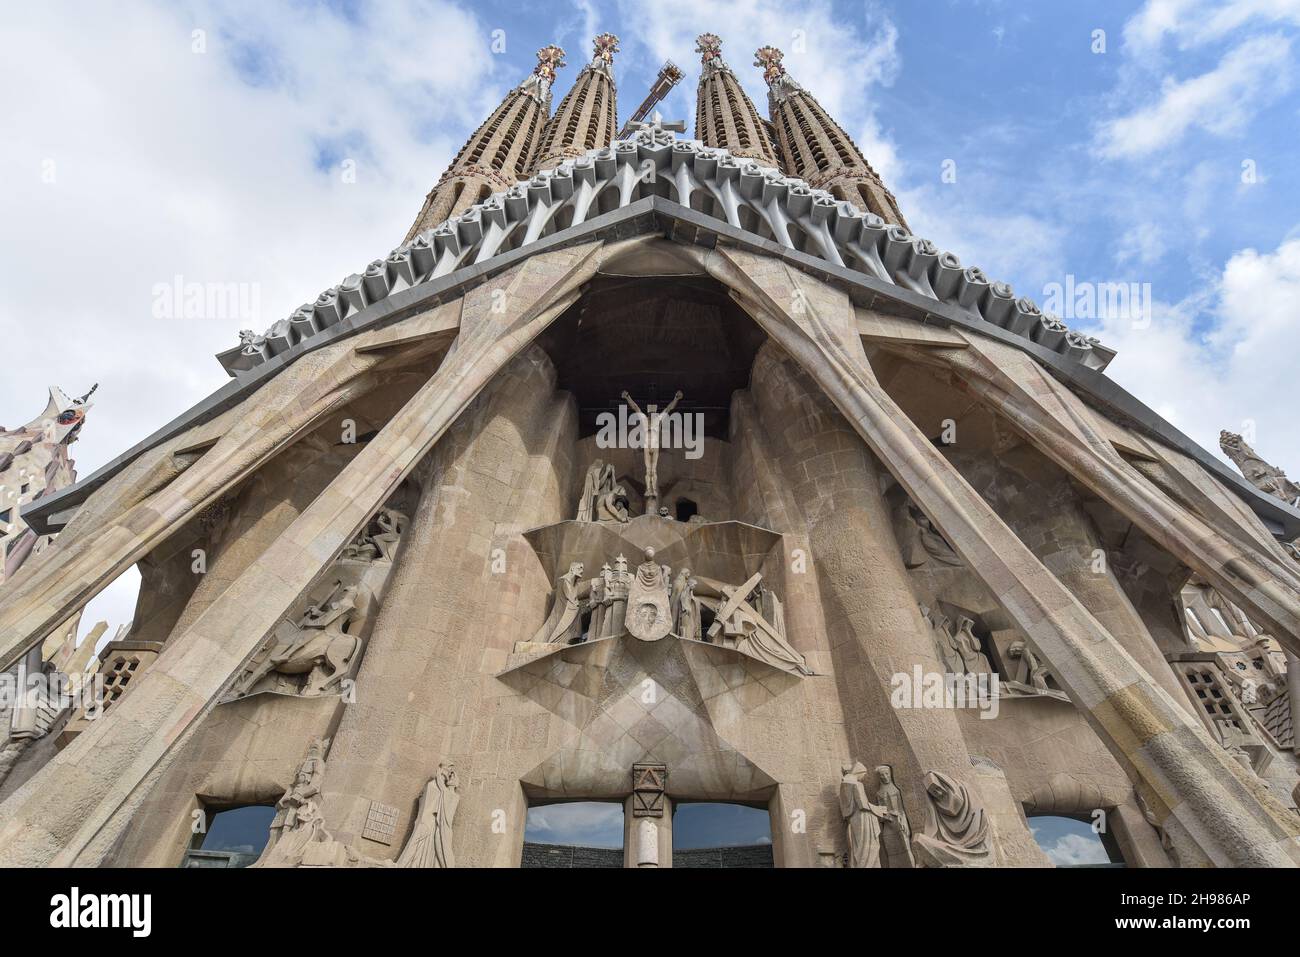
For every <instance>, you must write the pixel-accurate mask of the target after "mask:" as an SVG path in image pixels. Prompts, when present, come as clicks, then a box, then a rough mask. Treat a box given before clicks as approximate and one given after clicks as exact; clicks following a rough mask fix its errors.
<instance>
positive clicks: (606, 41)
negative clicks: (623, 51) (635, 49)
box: [591, 33, 618, 72]
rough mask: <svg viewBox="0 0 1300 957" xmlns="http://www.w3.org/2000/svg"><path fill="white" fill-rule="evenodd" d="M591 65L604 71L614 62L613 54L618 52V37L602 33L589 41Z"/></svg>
mask: <svg viewBox="0 0 1300 957" xmlns="http://www.w3.org/2000/svg"><path fill="white" fill-rule="evenodd" d="M591 45H592V58H591V65H592V66H593V67H596V68H597V69H603V70H605V71H606V72H608V71H609V69H610V67H611V66H612V65H613V63H614V54H615V53H617V52H618V37H616V36H614V34H612V33H602V34H601V35H600V36H598V37H596V38H595V39H594V40H592V41H591Z"/></svg>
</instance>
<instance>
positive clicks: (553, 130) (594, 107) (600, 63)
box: [532, 33, 618, 171]
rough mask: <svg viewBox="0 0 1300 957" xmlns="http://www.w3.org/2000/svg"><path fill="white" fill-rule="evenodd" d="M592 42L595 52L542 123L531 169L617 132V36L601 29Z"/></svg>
mask: <svg viewBox="0 0 1300 957" xmlns="http://www.w3.org/2000/svg"><path fill="white" fill-rule="evenodd" d="M592 42H593V45H594V46H595V55H594V56H593V57H592V60H591V62H590V63H589V64H587V65H586V66H585V67H583V68H582V72H581V73H579V74H578V78H577V79H576V80H574V82H573V87H572V88H571V89H570V90H569V92H568V93H566V94H565V95H564V99H563V100H561V101H560V106H559V108H558V109H557V110H556V111H555V115H554V116H553V117H551V120H550V122H549V123H547V124H546V130H545V132H544V133H543V134H542V144H541V147H540V148H539V150H538V152H537V155H536V156H535V157H534V159H533V162H532V169H533V170H534V171H536V170H542V169H550V168H552V167H554V166H556V165H558V164H559V163H561V162H563V161H564V160H566V159H568V158H570V157H574V156H581V155H582V154H583V153H586V152H587V151H588V150H593V149H596V148H597V147H600V146H608V145H609V144H610V143H612V142H613V141H614V134H615V133H617V132H618V119H617V114H618V110H617V90H616V89H615V87H614V71H613V67H612V64H613V62H614V54H615V53H617V52H618V37H616V36H614V34H612V33H602V34H601V35H600V36H598V37H596V39H595V40H594V41H592Z"/></svg>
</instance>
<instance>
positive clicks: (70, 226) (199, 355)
mask: <svg viewBox="0 0 1300 957" xmlns="http://www.w3.org/2000/svg"><path fill="white" fill-rule="evenodd" d="M606 30H608V31H611V32H613V33H616V34H618V35H619V36H620V37H621V39H622V49H621V51H620V53H619V54H618V55H617V57H616V59H615V64H614V69H615V77H616V79H617V82H618V87H619V92H620V96H621V102H620V107H621V115H622V116H626V115H627V113H628V112H630V110H631V109H633V108H635V106H636V105H637V104H638V103H639V102H640V100H641V99H642V97H643V96H644V95H645V92H646V91H647V89H648V88H649V85H650V83H651V81H652V80H653V78H654V76H655V74H656V73H657V71H658V67H659V65H660V64H661V63H662V62H663V61H664V60H665V59H671V60H673V61H674V62H675V63H677V64H678V65H679V66H681V67H682V68H683V69H684V71H685V73H686V77H685V79H684V80H683V81H682V82H681V83H680V84H679V85H678V86H677V88H676V89H675V90H673V92H672V93H671V94H670V96H669V97H668V99H667V100H666V101H665V103H664V104H663V105H662V107H661V110H662V112H663V114H664V116H665V118H666V119H686V120H687V121H688V124H689V125H688V128H689V129H691V131H692V133H693V126H694V116H695V86H696V82H697V79H698V64H699V58H698V55H696V54H695V53H694V52H693V47H694V37H695V36H696V35H697V34H698V33H700V32H703V31H705V30H709V31H712V32H715V33H717V34H719V35H720V36H721V37H722V40H723V54H724V57H725V58H726V59H727V60H728V62H729V63H730V64H731V66H732V67H733V69H734V70H735V72H736V74H737V76H738V77H739V78H740V80H741V81H742V82H743V83H744V85H745V86H746V88H747V89H748V91H749V93H750V95H751V96H752V97H754V99H755V101H756V102H757V103H758V104H759V107H760V109H765V108H766V102H765V89H764V87H763V83H762V78H761V76H760V74H759V71H758V70H757V69H755V68H753V67H752V66H751V63H752V59H753V57H752V54H753V51H754V50H755V49H756V48H757V47H758V46H760V45H764V44H769V43H770V44H773V45H776V46H779V47H781V48H782V49H783V50H785V51H786V53H787V56H786V66H787V68H788V70H789V72H790V73H791V75H792V76H794V77H795V78H796V79H797V80H798V81H799V82H800V83H801V84H802V85H803V86H805V87H806V88H808V89H809V90H811V91H812V92H813V93H814V94H815V95H816V96H817V97H818V98H819V100H820V101H821V102H822V104H823V105H824V106H825V107H826V108H827V109H828V110H829V111H830V113H831V114H832V115H833V116H835V117H836V118H837V119H838V120H839V121H840V123H841V124H842V125H843V126H844V127H845V128H846V129H847V130H848V131H849V133H850V134H851V135H852V136H853V137H854V138H855V140H856V141H857V143H858V144H859V146H861V147H862V149H863V151H864V153H865V154H866V156H867V158H868V160H869V161H870V162H871V163H872V165H873V166H874V167H875V168H876V169H877V171H878V172H879V173H880V174H881V175H882V177H883V178H884V179H885V181H886V183H887V184H888V185H889V186H890V188H891V189H892V190H893V191H894V192H895V193H896V195H897V196H898V200H899V203H900V205H901V208H902V209H903V211H904V213H905V215H906V216H907V218H908V221H909V223H910V225H911V227H912V230H913V232H914V233H916V234H917V235H920V236H924V237H927V238H929V239H932V240H934V241H935V242H936V243H937V244H938V245H939V247H940V248H942V249H948V250H952V251H953V252H955V253H956V254H957V255H958V256H960V257H961V259H962V261H963V262H964V263H967V264H973V265H979V266H981V267H983V268H984V270H985V272H986V273H988V274H989V275H990V276H992V277H994V278H998V279H1004V280H1006V281H1008V282H1010V283H1011V284H1012V285H1013V286H1015V288H1016V290H1017V292H1018V293H1020V294H1025V295H1029V296H1031V297H1032V298H1034V299H1036V300H1038V301H1039V302H1040V303H1041V302H1044V301H1045V300H1046V299H1048V297H1049V295H1050V293H1051V291H1052V290H1053V289H1059V288H1063V287H1065V286H1066V285H1067V284H1069V283H1073V284H1074V287H1075V288H1089V284H1091V286H1092V288H1096V286H1097V284H1104V283H1123V284H1126V286H1127V285H1128V284H1135V285H1134V286H1133V288H1134V289H1135V290H1136V291H1137V294H1138V297H1139V301H1140V302H1142V303H1143V304H1144V305H1148V306H1149V308H1144V309H1140V310H1129V312H1128V313H1115V314H1110V315H1101V316H1093V315H1090V314H1088V313H1087V310H1086V309H1082V310H1081V309H1075V310H1073V313H1069V312H1067V313H1064V317H1065V318H1066V319H1067V321H1068V322H1069V323H1070V325H1072V326H1074V327H1076V328H1080V329H1084V330H1087V331H1089V332H1092V333H1093V334H1096V335H1097V336H1099V338H1101V339H1102V341H1103V342H1105V343H1106V344H1107V345H1110V346H1112V347H1114V348H1116V349H1118V350H1119V355H1118V357H1117V358H1116V359H1115V360H1114V362H1113V363H1112V365H1111V368H1110V375H1111V376H1112V377H1113V378H1114V379H1115V380H1116V381H1117V382H1119V383H1120V384H1121V385H1123V386H1124V387H1125V388H1127V389H1128V390H1129V391H1130V392H1132V393H1133V394H1134V395H1136V396H1137V397H1138V398H1139V399H1141V400H1143V401H1144V402H1146V403H1147V404H1148V405H1149V406H1151V407H1152V408H1154V409H1155V410H1156V411H1157V412H1159V413H1160V414H1161V415H1163V416H1164V417H1165V418H1167V419H1168V420H1169V421H1170V422H1172V423H1173V424H1174V425H1175V426H1177V427H1178V428H1180V429H1182V430H1183V431H1184V432H1186V433H1187V434H1189V435H1190V436H1191V437H1192V438H1193V439H1195V440H1196V441H1197V442H1199V443H1200V444H1201V445H1203V446H1204V447H1206V448H1208V449H1210V450H1212V451H1215V452H1216V453H1217V451H1218V449H1217V436H1218V432H1219V430H1220V429H1222V428H1227V429H1230V430H1232V431H1244V432H1245V433H1246V435H1247V438H1248V440H1250V441H1252V444H1254V445H1255V447H1256V449H1257V450H1258V451H1259V452H1260V453H1261V454H1262V455H1263V456H1264V457H1265V458H1266V459H1269V460H1270V461H1272V462H1274V463H1275V464H1277V465H1280V466H1282V467H1283V468H1286V469H1288V470H1289V472H1290V473H1291V475H1292V476H1300V427H1297V425H1296V422H1295V412H1294V401H1293V398H1294V395H1295V379H1296V376H1295V369H1296V365H1297V363H1296V348H1295V340H1296V338H1297V336H1296V333H1297V332H1298V331H1300V306H1298V305H1297V303H1300V184H1298V182H1297V179H1296V177H1295V175H1294V170H1295V169H1296V167H1297V146H1298V145H1300V136H1297V130H1298V129H1300V96H1298V95H1297V90H1296V82H1297V65H1296V57H1297V47H1298V45H1300V0H1146V2H1128V3H1121V2H1112V0H1097V2H1090V3H1088V4H1061V3H1052V4H1046V3H1040V2H1027V0H1026V2H1011V0H906V2H904V0H897V2H888V0H865V2H861V0H860V2H855V3H839V2H833V0H814V2H805V3H794V2H784V0H716V2H707V0H690V2H687V0H659V2H656V3H655V4H653V5H648V6H647V5H645V4H644V3H640V2H636V3H634V2H631V0H608V2H595V0H589V2H583V0H579V2H573V0H567V2H566V0H551V2H548V3H546V4H536V5H530V4H521V3H517V2H488V3H482V2H478V3H472V4H470V3H463V4H460V3H455V2H452V0H411V2H399V0H296V2H285V3H275V2H270V0H260V2H251V0H248V2H239V0H234V2H232V0H224V2H213V0H173V2H169V3H163V2H147V0H125V2H122V3H115V4H111V5H110V4H97V5H91V4H81V3H72V2H59V0H52V2H44V3H40V4H21V5H18V4H15V5H11V6H10V7H9V8H8V9H7V10H6V13H5V27H4V36H5V39H6V41H7V42H6V45H5V46H6V55H5V57H3V58H0V129H3V131H4V137H3V138H4V144H5V148H4V149H3V150H0V278H3V280H4V282H3V288H4V295H3V296H0V343H3V349H4V352H5V353H7V354H8V355H9V356H10V357H13V356H18V357H20V360H19V361H18V362H10V363H8V364H7V365H6V366H5V368H4V371H3V373H0V423H3V424H5V425H9V426H11V427H12V426H14V425H16V424H20V423H23V422H26V421H27V420H29V419H31V418H34V417H35V416H36V415H37V414H38V413H39V412H40V411H41V409H42V408H43V407H44V405H45V394H46V392H45V390H46V387H47V386H49V385H54V384H57V385H59V386H61V387H62V388H64V389H65V390H66V391H68V392H69V393H70V394H74V395H79V394H81V393H82V392H84V391H85V390H86V389H88V388H89V387H90V385H91V384H92V383H94V382H99V383H100V389H99V392H98V393H97V394H96V396H95V399H94V403H95V404H94V408H93V409H92V410H91V412H90V414H89V416H88V419H87V422H86V425H85V427H84V429H83V430H82V437H81V440H80V441H79V442H78V443H77V444H76V445H75V446H74V447H73V454H74V458H75V460H76V463H77V466H78V470H79V472H80V473H81V474H82V475H87V474H89V473H90V472H92V471H93V470H94V469H95V468H97V467H98V466H100V465H102V464H104V463H106V462H108V461H109V460H111V459H112V458H113V457H115V456H116V455H117V454H119V453H120V452H122V451H124V450H125V449H127V448H128V447H130V446H131V445H133V444H134V443H136V442H138V441H139V440H140V439H142V438H143V437H145V436H146V435H148V434H149V433H150V432H152V431H153V430H154V429H156V428H158V427H160V426H162V425H164V424H165V423H167V422H168V421H170V420H171V419H172V418H174V417H175V416H176V415H178V414H180V413H181V412H183V411H184V410H186V409H187V408H189V407H190V406H191V405H193V404H194V403H195V402H197V401H199V400H201V399H202V398H204V397H205V396H206V395H208V394H209V393H211V392H212V391H213V390H214V389H216V388H218V387H219V386H221V385H222V384H223V383H224V382H225V381H227V378H226V375H225V373H224V371H223V370H222V369H221V367H220V366H219V365H218V364H217V362H216V359H215V358H214V355H215V353H216V352H218V351H220V350H222V349H225V348H229V347H230V346H232V345H234V344H236V343H237V341H238V332H239V330H240V329H243V328H253V329H256V330H258V331H260V330H262V329H264V328H266V327H267V326H269V325H270V324H271V323H272V322H274V321H276V320H277V319H280V318H284V317H286V316H287V315H289V313H290V312H292V310H293V309H294V308H296V307H297V306H298V305H300V304H301V303H303V302H305V301H310V300H312V299H314V298H315V296H316V294H317V293H319V292H320V291H321V290H322V289H325V288H327V287H329V286H331V285H333V284H335V283H337V282H338V281H339V280H340V279H342V278H343V277H344V276H346V275H348V274H349V273H352V272H357V271H359V270H360V269H361V268H362V267H364V265H365V264H366V263H368V262H370V261H371V260H373V259H375V258H379V257H381V256H383V255H385V254H386V253H387V252H388V251H389V250H390V249H392V248H393V247H394V246H396V245H397V244H398V243H399V242H400V241H401V239H402V237H403V236H404V235H405V232H406V230H407V228H408V227H409V226H410V223H411V221H412V220H413V219H414V217H415V215H416V213H417V212H418V210H419V208H420V205H421V202H422V200H423V198H424V195H425V194H426V192H427V191H428V190H429V188H430V187H431V186H432V185H433V184H434V182H435V181H436V180H437V178H438V177H439V175H440V174H441V172H442V170H443V169H444V168H445V167H446V165H447V163H448V162H449V161H450V159H451V157H452V156H453V155H454V153H455V151H456V150H457V149H458V148H459V146H460V145H461V144H462V143H463V141H464V140H465V139H466V137H467V136H468V135H469V133H470V132H471V131H472V130H473V129H474V128H475V127H476V126H477V125H478V124H479V123H480V122H481V121H482V120H483V118H484V117H485V116H486V115H487V114H488V113H489V112H490V110H491V109H492V108H493V107H494V106H495V105H496V103H497V102H499V101H500V99H501V97H502V96H503V95H504V94H505V92H506V91H507V90H508V89H509V88H510V87H511V86H513V85H515V84H517V83H518V82H519V81H520V80H522V79H523V77H524V76H526V75H527V74H528V73H529V71H530V70H531V69H532V66H533V64H534V62H535V58H534V52H535V51H536V49H537V48H538V47H540V46H542V45H544V44H547V43H551V42H555V43H559V44H560V45H561V46H563V47H564V48H565V49H566V50H567V51H568V66H567V67H565V68H564V69H562V70H561V71H560V75H559V79H558V81H557V84H556V95H557V99H558V96H560V95H562V94H563V92H564V91H565V90H566V89H567V88H568V85H569V84H570V83H571V82H572V80H573V78H574V77H575V76H576V75H577V72H578V70H579V68H580V66H581V64H582V63H583V62H584V61H585V60H586V59H587V58H588V57H589V56H590V38H591V37H592V36H594V35H595V34H596V33H599V32H601V31H606ZM188 284H199V285H198V288H200V289H201V290H204V291H206V292H208V293H210V294H212V295H209V296H208V297H207V298H208V299H209V300H210V301H207V302H205V303H202V304H200V305H199V306H198V307H197V308H196V307H195V306H194V304H193V303H187V302H186V301H185V298H184V297H183V296H182V297H180V299H179V301H178V298H177V297H176V296H175V295H174V294H173V293H172V290H174V289H176V288H177V287H178V286H179V287H180V288H182V289H184V288H185V287H186V286H187V285H188ZM226 290H230V291H232V294H231V295H229V296H226V297H224V301H222V299H223V297H221V296H218V295H215V293H219V292H222V291H226ZM133 581H134V573H133V572H132V573H130V574H128V575H127V576H125V577H124V580H123V581H122V583H121V584H120V586H115V587H110V589H109V590H108V592H106V593H105V594H104V595H103V596H101V598H100V599H97V601H96V603H95V604H94V605H92V608H91V609H90V610H89V612H88V619H89V620H90V621H94V620H96V617H103V618H107V619H108V620H109V621H110V622H112V623H118V622H121V621H125V620H126V619H128V618H129V617H130V614H131V607H130V606H131V593H132V592H131V590H132V583H133Z"/></svg>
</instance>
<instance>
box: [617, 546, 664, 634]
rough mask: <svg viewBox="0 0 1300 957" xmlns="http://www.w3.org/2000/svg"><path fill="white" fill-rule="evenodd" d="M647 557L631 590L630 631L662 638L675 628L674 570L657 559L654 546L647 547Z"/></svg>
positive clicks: (634, 576) (628, 603)
mask: <svg viewBox="0 0 1300 957" xmlns="http://www.w3.org/2000/svg"><path fill="white" fill-rule="evenodd" d="M644 557H645V561H643V562H642V563H641V564H640V565H638V566H637V567H636V574H635V575H633V576H632V585H631V588H630V589H629V591H628V598H627V630H628V631H629V632H630V633H631V634H632V635H633V636H634V637H636V638H640V639H641V640H642V641H658V640H659V639H660V638H663V637H664V636H666V635H667V634H668V633H669V632H670V631H672V628H673V616H672V603H671V596H670V594H669V587H668V582H669V579H670V576H671V574H672V571H671V569H669V567H668V566H667V565H660V564H658V563H657V562H656V561H655V550H654V549H653V548H647V549H646V550H645V553H644Z"/></svg>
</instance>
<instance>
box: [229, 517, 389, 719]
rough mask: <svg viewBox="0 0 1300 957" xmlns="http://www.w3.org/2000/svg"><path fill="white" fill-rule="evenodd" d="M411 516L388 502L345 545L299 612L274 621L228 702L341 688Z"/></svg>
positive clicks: (314, 694)
mask: <svg viewBox="0 0 1300 957" xmlns="http://www.w3.org/2000/svg"><path fill="white" fill-rule="evenodd" d="M407 523H408V519H407V516H406V514H405V513H403V512H401V511H399V510H398V509H396V508H389V507H385V508H382V509H380V511H379V512H378V513H377V514H376V515H375V517H374V518H373V519H372V520H371V521H370V523H369V524H368V525H367V527H366V528H365V529H364V530H362V532H361V533H360V534H359V535H358V536H357V537H356V538H355V539H354V540H353V541H352V542H351V543H349V544H348V545H347V547H346V548H344V550H343V552H342V554H341V555H340V556H339V558H338V560H337V561H336V562H335V563H334V565H333V566H332V567H331V569H330V571H329V573H328V575H327V577H326V578H325V579H324V580H323V582H325V583H328V584H322V585H321V586H318V587H317V589H316V591H315V592H314V593H313V595H312V597H311V598H309V599H308V602H307V604H306V607H305V608H303V609H302V610H301V612H299V613H297V614H294V615H291V616H287V617H285V618H284V619H282V620H281V621H280V622H279V624H277V625H276V627H275V629H274V631H273V632H272V634H271V637H270V638H269V639H268V641H267V643H266V644H265V645H263V647H262V648H261V649H260V650H259V651H258V652H257V654H256V655H255V656H254V657H253V659H252V661H250V662H249V664H248V665H247V667H246V668H245V669H244V671H243V672H242V673H241V674H240V675H239V677H238V678H236V679H235V681H234V683H233V684H232V685H231V688H230V690H229V691H228V692H227V694H226V696H225V699H224V700H225V701H237V700H239V699H241V698H246V697H248V696H250V695H254V694H261V693H264V692H271V693H275V694H288V695H296V696H300V697H309V698H310V697H319V696H321V695H327V694H341V693H342V691H343V682H344V680H345V679H348V678H350V677H352V676H353V675H354V674H355V673H356V670H357V667H358V666H359V665H360V662H361V656H362V654H363V653H364V645H365V641H366V638H367V636H368V634H369V631H370V628H371V627H372V626H373V624H374V618H375V615H376V613H377V612H378V608H379V603H380V601H381V599H382V596H383V593H384V590H385V588H386V586H387V583H388V578H389V575H390V574H391V572H392V569H393V562H394V561H395V560H396V557H397V551H398V548H399V545H400V543H401V538H402V534H403V532H404V531H405V529H406V526H407Z"/></svg>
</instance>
